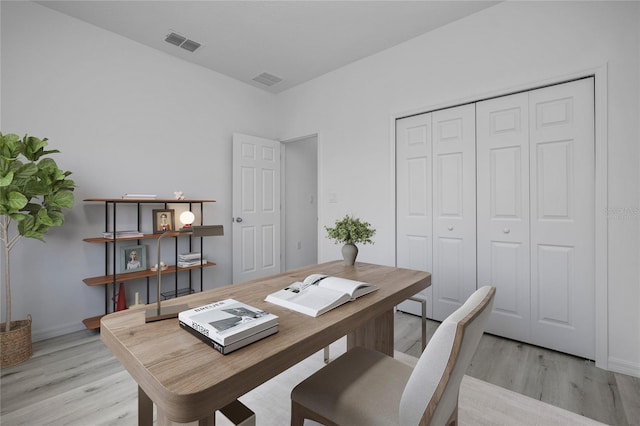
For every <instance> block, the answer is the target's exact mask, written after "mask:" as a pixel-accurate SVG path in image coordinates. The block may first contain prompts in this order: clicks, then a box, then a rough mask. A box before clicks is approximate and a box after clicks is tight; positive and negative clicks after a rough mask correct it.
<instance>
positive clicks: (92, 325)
mask: <svg viewBox="0 0 640 426" xmlns="http://www.w3.org/2000/svg"><path fill="white" fill-rule="evenodd" d="M103 316H104V315H98V316H97V317H91V318H87V319H83V320H82V323H83V324H84V326H85V327H87V330H96V329H98V328H100V319H101V318H102V317H103Z"/></svg>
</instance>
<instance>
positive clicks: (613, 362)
mask: <svg viewBox="0 0 640 426" xmlns="http://www.w3.org/2000/svg"><path fill="white" fill-rule="evenodd" d="M608 367H609V371H613V372H615V373H621V374H626V375H628V376H633V377H638V378H640V364H638V363H633V362H629V361H627V360H624V359H619V358H613V357H609V365H608Z"/></svg>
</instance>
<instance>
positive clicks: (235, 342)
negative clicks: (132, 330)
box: [178, 299, 278, 353]
mask: <svg viewBox="0 0 640 426" xmlns="http://www.w3.org/2000/svg"><path fill="white" fill-rule="evenodd" d="M178 320H179V322H180V326H181V327H183V328H185V329H186V330H187V331H189V332H191V333H192V334H194V335H196V336H197V337H199V338H200V339H202V340H203V341H205V342H207V343H210V344H211V345H212V346H213V347H214V348H215V349H216V350H218V351H219V352H222V353H229V352H231V351H233V350H236V349H239V348H241V347H243V346H246V345H248V344H249V343H253V342H255V341H256V340H259V339H262V338H264V337H267V336H269V335H271V334H273V333H275V332H277V331H278V316H276V315H274V314H270V313H268V312H265V311H263V310H260V309H257V308H254V307H253V306H250V305H247V304H245V303H242V302H239V301H237V300H234V299H225V300H222V301H220V302H215V303H210V304H208V305H204V306H200V307H197V308H193V309H189V310H187V311H182V312H180V313H179V314H178Z"/></svg>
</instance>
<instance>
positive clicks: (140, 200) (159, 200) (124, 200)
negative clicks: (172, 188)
mask: <svg viewBox="0 0 640 426" xmlns="http://www.w3.org/2000/svg"><path fill="white" fill-rule="evenodd" d="M82 201H87V202H96V203H132V204H138V203H140V204H165V203H166V204H189V203H194V204H198V203H215V202H216V200H176V199H175V198H136V199H133V198H85V199H84V200H82Z"/></svg>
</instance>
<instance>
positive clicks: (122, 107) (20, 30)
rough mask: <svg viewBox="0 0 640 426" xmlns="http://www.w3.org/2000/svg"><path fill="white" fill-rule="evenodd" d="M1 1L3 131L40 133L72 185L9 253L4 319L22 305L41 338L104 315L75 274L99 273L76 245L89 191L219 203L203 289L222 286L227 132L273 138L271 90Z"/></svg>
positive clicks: (94, 212)
mask: <svg viewBox="0 0 640 426" xmlns="http://www.w3.org/2000/svg"><path fill="white" fill-rule="evenodd" d="M1 7H2V46H1V47H2V113H3V115H2V119H1V129H2V132H3V133H17V134H18V135H23V134H25V133H29V134H32V135H35V136H39V137H48V138H49V143H50V148H56V149H59V150H60V151H61V153H60V154H57V155H56V156H55V157H54V158H55V159H56V161H57V162H58V164H59V166H60V167H62V168H64V169H67V170H70V171H72V172H73V175H72V176H71V177H72V178H73V179H74V180H75V182H76V184H77V185H78V188H77V189H76V192H75V196H76V206H75V208H74V209H73V210H72V211H71V212H70V213H69V214H68V215H67V218H66V223H65V224H64V226H63V227H62V228H56V229H54V230H52V231H51V232H50V233H49V234H47V236H46V241H47V242H46V244H42V243H40V242H39V241H36V240H27V239H24V240H22V241H21V242H20V243H19V244H18V245H17V246H16V247H15V249H14V250H13V251H12V278H13V279H12V282H13V318H14V319H20V318H24V317H25V316H26V314H27V313H31V315H32V316H33V320H34V324H33V337H34V340H39V339H41V338H44V337H51V336H54V335H58V334H62V333H64V332H69V331H73V330H76V329H81V328H82V327H83V325H82V322H81V320H82V319H83V318H87V317H92V316H95V315H99V314H101V313H104V312H103V311H104V293H103V287H87V286H86V285H85V284H84V283H83V282H82V279H83V278H86V277H91V276H97V275H102V274H103V271H104V260H103V257H102V256H103V254H102V253H103V252H102V246H101V245H99V244H98V245H96V244H88V243H84V242H82V239H83V238H86V237H92V236H98V235H99V234H100V233H101V232H102V231H103V226H104V216H103V207H102V206H101V205H91V204H88V203H85V202H83V201H82V200H83V199H85V198H89V197H119V196H121V195H122V194H123V193H125V192H143V193H154V194H157V195H159V196H160V197H173V191H176V190H181V191H184V192H185V194H186V196H187V197H188V198H204V199H214V200H217V202H216V203H215V204H212V205H209V206H207V208H206V210H205V221H206V223H209V224H223V225H224V227H225V233H226V235H225V236H224V237H212V238H209V239H207V241H206V242H205V249H204V253H205V255H206V256H207V257H208V258H209V259H210V260H213V261H215V262H217V263H218V266H216V267H213V268H208V269H206V270H205V278H206V280H205V282H206V286H205V288H207V287H212V286H218V285H223V284H228V283H231V235H230V231H231V220H230V219H231V135H232V133H233V132H241V133H246V134H256V135H260V136H264V137H274V136H275V135H276V132H275V127H274V123H275V117H274V113H273V112H272V111H275V96H274V95H272V94H268V93H266V92H264V91H261V90H259V89H256V88H253V87H250V86H248V85H245V84H242V83H239V82H237V81H235V80H232V79H229V78H227V77H225V76H222V75H220V74H216V73H214V72H211V71H209V70H206V69H204V68H202V67H199V66H196V65H192V64H189V63H186V62H184V61H182V60H179V59H176V58H173V57H170V56H168V55H166V54H164V53H162V52H158V51H155V50H153V49H150V48H148V47H146V46H143V45H141V44H138V43H135V42H132V41H130V40H128V39H125V38H123V37H120V36H117V35H115V34H112V33H110V32H107V31H104V30H102V29H99V28H97V27H94V26H91V25H89V24H86V23H84V22H81V21H79V20H76V19H73V18H70V17H68V16H66V15H63V14H60V13H58V12H55V11H52V10H51V9H48V8H46V7H43V6H40V5H38V4H35V3H30V2H4V1H3V2H2V5H1ZM156 208H158V206H156ZM133 225H134V226H135V223H133ZM148 248H150V249H151V251H152V253H155V244H148ZM154 263H155V262H154ZM167 281H168V279H167V280H163V283H166V282H167ZM154 282H155V281H154ZM154 282H152V288H153V284H154ZM134 291H140V292H141V295H143V294H146V287H145V285H144V283H138V282H135V283H132V284H127V300H128V302H129V303H132V302H133V292H134ZM152 294H155V292H153V293H152ZM0 309H2V310H3V311H4V306H2V308H0Z"/></svg>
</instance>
